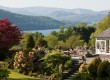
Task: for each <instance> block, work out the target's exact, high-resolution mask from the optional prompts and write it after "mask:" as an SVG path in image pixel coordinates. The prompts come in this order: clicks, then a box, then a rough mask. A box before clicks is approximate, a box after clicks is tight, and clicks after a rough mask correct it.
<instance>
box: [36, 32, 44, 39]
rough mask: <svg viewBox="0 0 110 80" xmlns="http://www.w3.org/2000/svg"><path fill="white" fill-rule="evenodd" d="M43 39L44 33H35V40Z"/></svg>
mask: <svg viewBox="0 0 110 80" xmlns="http://www.w3.org/2000/svg"><path fill="white" fill-rule="evenodd" d="M42 37H43V34H42V33H40V32H36V33H35V40H39V39H41V38H42Z"/></svg>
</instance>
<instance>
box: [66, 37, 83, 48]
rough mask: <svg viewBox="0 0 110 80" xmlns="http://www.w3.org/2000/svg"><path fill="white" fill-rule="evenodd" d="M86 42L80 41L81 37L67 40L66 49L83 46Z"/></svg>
mask: <svg viewBox="0 0 110 80" xmlns="http://www.w3.org/2000/svg"><path fill="white" fill-rule="evenodd" d="M83 45H84V42H83V41H82V40H80V36H71V37H69V38H68V39H67V40H66V47H67V48H69V47H77V46H83Z"/></svg>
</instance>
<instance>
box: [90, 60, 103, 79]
mask: <svg viewBox="0 0 110 80" xmlns="http://www.w3.org/2000/svg"><path fill="white" fill-rule="evenodd" d="M100 62H101V61H100V60H99V59H98V58H95V59H93V61H92V62H91V63H90V64H89V66H88V71H89V74H90V75H91V76H92V77H93V78H94V79H95V78H96V77H97V68H98V66H99V64H100Z"/></svg>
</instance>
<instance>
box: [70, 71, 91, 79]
mask: <svg viewBox="0 0 110 80" xmlns="http://www.w3.org/2000/svg"><path fill="white" fill-rule="evenodd" d="M71 80H93V78H92V77H91V76H90V75H89V74H88V73H80V72H79V73H78V74H77V75H75V76H74V77H72V79H71Z"/></svg>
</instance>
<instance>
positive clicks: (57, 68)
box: [39, 51, 72, 77]
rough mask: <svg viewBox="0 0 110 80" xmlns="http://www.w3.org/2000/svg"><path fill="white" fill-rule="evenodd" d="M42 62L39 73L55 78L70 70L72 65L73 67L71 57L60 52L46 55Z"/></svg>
mask: <svg viewBox="0 0 110 80" xmlns="http://www.w3.org/2000/svg"><path fill="white" fill-rule="evenodd" d="M42 61H43V62H42V63H41V64H40V66H39V68H40V69H39V70H40V71H39V72H40V73H42V74H46V75H52V74H54V77H57V76H58V75H61V73H62V70H65V69H69V68H70V65H72V62H71V61H72V60H71V57H70V56H68V55H65V54H63V53H61V52H60V51H52V52H51V53H48V54H46V55H45V56H44V57H43V58H42ZM61 65H62V66H61ZM64 65H65V66H64ZM59 73H60V74H59ZM52 76H53V75H52Z"/></svg>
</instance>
